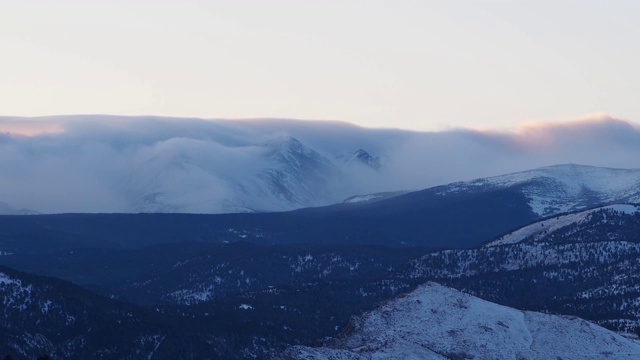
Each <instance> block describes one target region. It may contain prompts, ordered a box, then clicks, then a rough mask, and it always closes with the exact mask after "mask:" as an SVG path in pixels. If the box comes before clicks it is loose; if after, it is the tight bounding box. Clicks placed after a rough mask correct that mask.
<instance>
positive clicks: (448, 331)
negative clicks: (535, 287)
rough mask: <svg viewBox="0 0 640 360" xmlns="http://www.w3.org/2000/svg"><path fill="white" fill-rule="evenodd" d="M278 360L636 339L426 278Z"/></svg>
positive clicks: (629, 343)
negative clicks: (333, 334) (334, 333)
mask: <svg viewBox="0 0 640 360" xmlns="http://www.w3.org/2000/svg"><path fill="white" fill-rule="evenodd" d="M351 325H352V326H351V327H350V328H348V329H347V330H345V331H344V332H343V333H342V335H341V336H339V337H338V338H336V339H333V341H332V342H331V343H330V344H329V345H328V346H325V347H321V348H309V347H304V346H294V347H292V348H290V349H288V350H286V351H285V352H284V353H283V354H282V355H281V357H280V358H282V359H336V360H339V359H340V360H342V359H344V360H347V359H518V360H521V359H522V360H524V359H545V360H546V359H560V358H561V359H564V360H570V359H576V360H578V359H581V360H582V359H637V358H639V357H640V343H638V342H636V341H633V340H630V339H627V338H625V337H622V336H620V335H618V334H616V333H614V332H611V331H609V330H606V329H604V328H602V327H600V326H598V325H595V324H593V323H590V322H588V321H585V320H582V319H579V318H575V317H560V316H554V315H548V314H542V313H536V312H528V311H519V310H516V309H513V308H509V307H505V306H501V305H497V304H494V303H490V302H488V301H484V300H481V299H479V298H476V297H473V296H471V295H468V294H465V293H462V292H459V291H456V290H453V289H451V288H448V287H445V286H442V285H439V284H436V283H427V284H425V285H422V286H421V287H419V288H418V289H417V290H415V291H413V292H411V293H409V294H407V295H404V296H401V297H398V298H396V299H395V300H392V301H390V302H388V303H386V304H384V305H383V306H381V307H380V308H378V309H376V310H374V311H372V312H369V313H366V314H364V315H362V316H359V317H357V318H355V319H354V320H353V322H352V324H351Z"/></svg>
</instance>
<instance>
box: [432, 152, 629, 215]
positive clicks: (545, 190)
mask: <svg viewBox="0 0 640 360" xmlns="http://www.w3.org/2000/svg"><path fill="white" fill-rule="evenodd" d="M502 188H514V189H518V190H519V191H521V192H522V194H524V195H525V197H527V199H528V203H529V205H530V206H531V209H532V211H533V212H534V213H536V214H537V215H539V216H550V215H554V214H559V213H563V212H569V211H576V210H580V209H587V208H590V207H593V206H597V205H601V204H608V203H614V202H629V203H635V202H640V170H639V169H611V168H602V167H593V166H585V165H576V164H564V165H555V166H548V167H542V168H537V169H533V170H528V171H522V172H517V173H512V174H507V175H501V176H495V177H489V178H481V179H476V180H472V181H468V182H457V183H453V184H450V185H446V186H443V187H442V188H441V190H440V192H439V193H440V194H442V195H445V194H447V193H461V192H467V191H475V190H479V189H502Z"/></svg>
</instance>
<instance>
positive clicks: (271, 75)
mask: <svg viewBox="0 0 640 360" xmlns="http://www.w3.org/2000/svg"><path fill="white" fill-rule="evenodd" d="M638 13H640V2H637V1H611V2H609V1H607V2H605V1H580V0H559V1H554V2H548V1H537V0H522V1H476V0H469V1H391V0H375V1H346V2H345V1H337V0H327V1H322V2H318V1H291V0H272V1H260V0H241V1H235V0H234V1H231V0H220V1H214V2H212V1H206V0H193V1H189V2H184V1H178V0H166V1H160V2H158V1H150V0H140V1H135V2H127V3H126V4H125V3H122V2H117V1H115V2H114V1H107V0H91V1H77V0H59V1H55V2H46V1H40V0H8V1H5V2H3V7H2V12H1V13H0V47H2V49H3V52H4V54H6V56H3V58H2V66H0V78H1V79H2V82H0V98H1V99H3V106H2V107H3V108H2V110H1V111H2V112H4V113H8V114H11V115H16V116H43V115H50V114H74V113H80V114H88V113H96V114H114V115H119V114H122V115H124V114H127V115H134V116H135V115H143V114H158V115H160V116H173V117H196V118H212V117H216V118H222V119H238V118H240V119H246V118H256V117H259V118H262V117H268V118H288V119H328V120H334V119H335V120H341V121H346V122H349V123H355V124H359V125H361V126H366V127H375V128H390V127H391V128H401V129H413V130H419V131H422V130H439V129H447V128H473V129H478V128H498V129H503V128H512V127H517V126H518V124H521V123H526V122H536V121H541V120H544V121H549V120H553V119H570V118H576V117H581V116H583V114H593V113H607V114H611V116H613V117H621V116H624V117H628V118H629V119H640V108H639V107H638V106H637V96H636V95H637V93H638V92H637V89H638V84H640V72H639V71H637V69H636V68H637V64H638V63H640V51H638V49H640V47H638V46H637V45H638V34H640V26H638V23H637V19H636V18H635V14H638ZM639 121H640V120H639Z"/></svg>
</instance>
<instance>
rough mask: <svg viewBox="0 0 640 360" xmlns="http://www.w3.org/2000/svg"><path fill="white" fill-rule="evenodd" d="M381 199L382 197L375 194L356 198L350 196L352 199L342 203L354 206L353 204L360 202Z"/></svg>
mask: <svg viewBox="0 0 640 360" xmlns="http://www.w3.org/2000/svg"><path fill="white" fill-rule="evenodd" d="M381 197H382V195H375V194H371V195H357V196H352V197H350V198H348V199H347V200H345V201H344V202H345V203H347V204H355V203H360V202H367V201H371V200H373V199H378V198H381Z"/></svg>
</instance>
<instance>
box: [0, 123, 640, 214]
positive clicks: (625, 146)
mask: <svg viewBox="0 0 640 360" xmlns="http://www.w3.org/2000/svg"><path fill="white" fill-rule="evenodd" d="M284 136H291V137H294V138H296V139H298V140H299V141H300V142H301V143H303V144H304V145H306V146H307V147H309V148H311V149H313V150H315V151H317V152H318V153H319V154H321V155H322V156H324V157H325V158H326V159H328V160H329V161H331V162H332V163H334V164H335V165H336V166H337V167H338V168H340V171H342V173H343V176H340V177H339V178H336V179H335V182H334V183H332V184H327V186H331V187H332V191H331V193H330V194H331V195H329V196H328V198H327V199H324V200H325V202H326V203H329V202H337V201H341V200H343V199H344V197H347V196H350V195H354V194H362V193H371V192H378V191H392V190H405V189H421V188H426V187H430V186H435V185H439V184H444V183H448V182H453V181H459V180H470V179H473V178H477V177H485V176H494V175H501V174H505V173H510V172H515V171H522V170H527V169H531V168H535V167H541V166H548V165H556V164H562V163H577V164H584V165H593V166H602V167H615V168H640V156H638V155H640V128H639V127H638V125H636V124H634V123H632V122H629V121H626V120H620V119H614V118H611V117H606V116H602V117H599V118H597V119H587V120H576V121H563V122H550V123H540V124H530V125H526V126H522V127H520V128H518V129H516V130H513V131H486V130H485V131H479V130H469V129H458V130H448V131H442V132H412V131H404V130H392V129H368V128H362V127H357V126H354V125H350V124H347V123H341V122H311V121H294V120H279V119H262V120H236V121H231V120H201V119H181V118H161V117H121V116H56V117H45V118H7V117H5V118H0V202H4V203H7V204H10V205H11V206H13V207H14V208H26V209H32V210H35V211H39V212H44V213H54V212H128V211H154V209H153V206H155V205H154V204H156V205H157V204H162V203H163V201H164V202H165V203H166V205H167V206H166V207H164V208H159V209H155V210H160V211H188V212H221V211H233V210H234V209H235V208H234V207H243V206H244V207H248V208H259V209H276V210H282V209H286V208H287V207H286V206H282V204H272V203H271V202H273V200H274V198H273V196H271V195H269V194H265V193H264V191H265V189H264V187H261V185H260V184H261V183H260V181H261V180H260V177H259V174H263V173H264V172H265V171H267V170H268V169H270V168H272V167H273V166H274V164H271V163H270V162H269V157H268V156H267V155H268V151H269V149H268V147H267V146H266V144H267V143H268V142H269V141H271V140H273V139H276V138H281V137H284ZM357 149H364V150H366V151H367V152H369V153H370V154H371V155H373V156H379V157H380V158H381V162H382V168H381V169H380V170H377V171H374V170H372V169H369V168H366V167H365V166H344V163H343V161H342V160H340V157H341V156H342V157H344V156H345V155H347V154H349V153H351V152H353V151H355V150H357ZM145 202H146V203H145ZM145 204H146V206H147V207H146V208H145V207H144V206H145Z"/></svg>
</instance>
